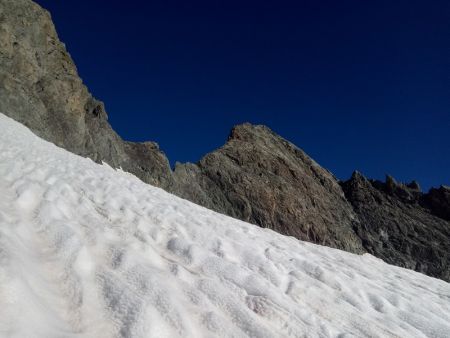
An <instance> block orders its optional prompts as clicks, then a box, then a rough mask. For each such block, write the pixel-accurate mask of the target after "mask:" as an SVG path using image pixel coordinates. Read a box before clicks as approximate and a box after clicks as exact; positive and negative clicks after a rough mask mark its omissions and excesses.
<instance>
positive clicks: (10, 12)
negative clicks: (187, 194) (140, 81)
mask: <svg viewBox="0 0 450 338" xmlns="http://www.w3.org/2000/svg"><path fill="white" fill-rule="evenodd" d="M0 112H2V113H4V114H6V115H8V116H10V117H12V118H14V119H15V120H17V121H19V122H21V123H23V124H24V125H26V126H27V127H29V128H30V129H31V130H33V132H34V133H36V134H37V135H38V136H40V137H42V138H44V139H46V140H48V141H50V142H53V143H55V144H56V145H58V146H60V147H63V148H65V149H67V150H69V151H71V152H73V153H76V154H78V155H81V156H86V157H89V158H91V159H93V160H94V161H97V162H101V161H105V162H107V163H108V164H110V165H111V166H113V167H122V168H123V169H124V170H127V171H130V172H132V173H134V174H136V175H138V176H139V177H142V178H144V179H145V180H146V181H147V182H150V183H152V184H156V185H160V186H167V185H169V184H170V181H171V170H170V166H169V163H168V161H167V158H166V157H165V156H164V154H163V153H161V151H159V149H158V148H157V147H154V146H148V145H146V144H133V143H125V142H123V141H122V139H121V138H120V137H119V136H118V135H117V134H116V133H115V132H114V130H112V128H111V126H110V125H109V123H108V120H107V115H106V112H105V108H104V106H103V103H102V102H100V101H97V100H96V99H94V98H93V97H92V95H91V94H90V93H89V92H88V90H87V88H86V86H85V85H84V84H83V82H82V80H81V79H80V78H79V76H78V73H77V69H76V67H75V64H74V62H73V61H72V59H71V57H70V55H69V53H68V52H67V51H66V48H65V46H64V44H63V43H61V42H60V41H59V39H58V36H57V33H56V31H55V27H54V25H53V23H52V20H51V18H50V14H49V13H48V12H47V11H45V10H44V9H42V8H41V7H40V6H39V5H37V4H35V3H33V2H32V1H30V0H0ZM143 152H144V153H145V155H144V156H141V155H142V153H143Z"/></svg>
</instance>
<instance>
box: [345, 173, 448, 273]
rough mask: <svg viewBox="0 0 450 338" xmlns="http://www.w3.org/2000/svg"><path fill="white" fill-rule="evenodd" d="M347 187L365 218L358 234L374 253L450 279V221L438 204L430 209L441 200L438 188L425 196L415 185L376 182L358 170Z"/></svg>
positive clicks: (391, 180)
mask: <svg viewBox="0 0 450 338" xmlns="http://www.w3.org/2000/svg"><path fill="white" fill-rule="evenodd" d="M342 186H343V189H344V192H345V195H346V197H347V199H348V200H349V201H350V202H351V203H352V205H353V207H354V210H355V212H356V213H357V214H358V218H359V219H360V223H359V226H358V227H357V228H355V231H356V233H357V235H358V237H360V238H361V239H362V242H363V246H364V248H365V249H366V250H367V251H368V252H369V253H371V254H373V255H374V256H377V257H379V258H382V259H383V260H384V261H386V262H388V263H391V264H395V265H399V266H402V267H405V268H408V269H413V270H416V271H420V272H423V273H425V274H427V275H430V276H433V277H437V278H441V279H444V280H447V281H450V250H449V249H450V223H449V222H448V221H447V220H445V219H442V218H440V217H439V215H440V210H441V209H440V208H438V207H436V205H437V204H439V202H436V204H434V203H433V202H431V203H430V205H431V207H427V204H428V203H429V202H428V201H430V200H431V201H435V200H436V201H441V200H440V199H439V198H435V196H436V192H435V190H434V189H432V190H431V191H430V193H428V194H423V193H421V192H420V188H419V186H418V184H417V183H415V182H411V183H410V184H408V185H405V184H401V183H397V182H396V181H395V180H394V179H393V178H392V177H390V176H388V177H387V178H386V182H380V181H374V180H369V179H367V178H365V177H364V176H363V175H361V174H360V173H358V172H355V173H354V174H353V175H352V177H351V179H350V180H348V181H346V182H344V183H342ZM437 191H439V192H441V193H442V194H443V193H444V191H447V193H448V192H449V191H448V190H446V188H445V187H441V189H439V190H437ZM439 196H442V195H440V194H439ZM447 196H448V195H447ZM425 201H426V202H425ZM445 206H446V207H447V208H448V202H447V204H445Z"/></svg>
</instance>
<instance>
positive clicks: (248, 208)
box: [174, 124, 363, 252]
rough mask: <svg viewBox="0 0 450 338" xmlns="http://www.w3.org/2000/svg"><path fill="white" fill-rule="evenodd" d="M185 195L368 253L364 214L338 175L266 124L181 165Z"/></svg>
mask: <svg viewBox="0 0 450 338" xmlns="http://www.w3.org/2000/svg"><path fill="white" fill-rule="evenodd" d="M174 176H175V179H176V182H177V183H178V186H177V187H176V189H175V190H176V193H178V194H179V195H180V196H182V197H184V198H186V199H189V200H191V201H194V202H196V203H198V204H201V205H204V206H206V207H208V208H210V209H213V210H215V211H218V212H221V213H225V214H228V215H231V216H233V217H236V218H239V219H242V220H245V221H247V222H251V223H254V224H258V225H260V226H263V227H267V228H271V229H273V230H275V231H278V232H281V233H283V234H286V235H290V236H294V237H296V238H299V239H302V240H307V241H311V242H314V243H319V244H323V245H327V246H331V247H335V248H339V249H343V250H347V251H351V252H363V249H362V246H361V241H360V239H359V238H358V237H357V236H355V233H354V231H353V228H354V227H358V226H359V222H358V219H357V217H356V215H355V213H354V212H353V210H352V207H351V205H350V204H349V203H348V202H347V201H346V199H345V197H344V193H343V191H342V189H341V187H340V186H339V183H338V181H337V180H336V178H335V177H334V176H333V175H332V174H331V173H330V172H328V171H327V170H325V169H323V168H322V167H320V166H319V165H318V164H317V163H316V162H314V161H313V160H312V159H311V158H310V157H309V156H307V155H306V154H305V153H304V152H303V151H302V150H300V149H299V148H297V147H296V146H294V145H293V144H292V143H289V142H288V141H286V140H284V139H283V138H281V137H280V136H278V135H276V134H275V133H273V132H272V131H271V130H270V129H269V128H267V127H265V126H253V125H251V124H243V125H240V126H237V127H235V128H233V130H232V131H231V134H230V136H229V138H228V141H227V143H226V144H225V145H224V146H223V147H222V148H220V149H218V150H216V151H214V152H212V153H210V154H208V155H206V156H205V157H204V158H202V159H201V160H200V162H199V163H198V164H196V165H194V164H185V165H177V166H176V168H175V173H174Z"/></svg>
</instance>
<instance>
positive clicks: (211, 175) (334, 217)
mask: <svg viewBox="0 0 450 338" xmlns="http://www.w3.org/2000/svg"><path fill="white" fill-rule="evenodd" d="M0 112H2V113H4V114H6V115H8V116H10V117H11V118H13V119H15V120H17V121H19V122H21V123H23V124H24V125H26V126H27V127H29V128H30V129H31V130H32V131H33V132H34V133H36V134H37V135H38V136H40V137H42V138H44V139H46V140H48V141H50V142H53V143H55V144H56V145H58V146H60V147H63V148H65V149H67V150H69V151H71V152H73V153H76V154H78V155H81V156H85V157H89V158H91V159H92V160H94V161H96V162H101V161H104V162H106V163H108V164H109V165H111V166H112V167H115V168H119V167H121V168H122V169H123V170H125V171H128V172H130V173H132V174H134V175H136V176H137V177H139V178H140V179H142V180H143V181H144V182H147V183H150V184H152V185H155V186H158V187H161V188H164V189H166V190H167V191H169V192H172V193H174V194H176V195H178V196H181V197H183V198H186V199H188V200H191V201H193V202H195V203H197V204H200V205H203V206H205V207H207V208H210V209H213V210H216V211H218V212H221V213H224V214H227V215H230V216H233V217H236V218H239V219H242V220H245V221H248V222H251V223H254V224H257V225H260V226H262V227H267V228H271V229H273V230H275V231H278V232H280V233H283V234H285V235H290V236H294V237H296V238H299V239H302V240H307V241H311V242H314V243H318V244H323V245H327V246H331V247H335V248H339V249H343V250H347V251H351V252H355V253H361V252H365V251H368V252H370V253H372V254H374V255H375V256H377V257H380V258H382V259H384V260H386V261H387V262H389V263H392V264H396V265H400V266H403V267H407V268H411V269H415V270H418V271H421V272H424V273H426V274H429V275H431V276H435V277H439V278H442V279H445V280H448V281H449V280H450V275H449V254H448V251H450V250H449V248H450V242H449V241H450V233H449V231H450V230H449V229H450V224H449V220H450V197H449V196H450V191H449V188H447V187H441V188H439V189H432V190H431V191H430V193H428V194H423V193H421V192H420V187H419V185H418V184H417V183H416V182H411V183H410V184H408V185H403V184H398V183H397V182H395V180H394V179H393V178H392V177H388V179H387V181H386V182H379V181H369V180H367V179H366V178H364V177H363V176H362V175H360V174H354V175H353V177H352V178H351V179H350V180H349V181H347V182H344V183H342V187H341V185H340V184H339V183H338V181H337V180H336V179H335V177H334V176H333V175H332V174H331V173H329V172H328V171H327V170H325V169H323V168H322V167H320V166H319V165H318V164H317V163H316V162H314V161H313V160H312V159H311V158H310V157H308V156H307V155H306V154H305V153H304V152H303V151H302V150H300V149H298V148H297V147H296V146H294V145H293V144H291V143H289V142H288V141H286V140H284V139H283V138H281V137H280V136H278V135H276V134H275V133H273V132H272V131H271V130H270V129H268V128H267V127H264V126H253V125H250V124H244V125H240V126H237V127H235V128H234V129H233V130H232V132H231V134H230V136H229V139H228V141H227V142H226V144H225V145H224V146H223V147H221V148H220V149H218V150H216V151H214V152H212V153H210V154H207V155H206V156H205V157H204V158H203V159H202V160H200V162H199V163H197V164H192V163H187V164H177V166H176V168H175V171H174V172H172V170H171V169H170V166H169V162H168V160H167V158H166V156H165V155H164V153H162V152H161V151H160V150H159V148H158V145H157V144H156V143H153V142H144V143H132V142H126V141H123V140H122V139H121V138H120V137H119V136H118V135H117V134H116V133H115V132H114V130H113V129H112V128H111V126H110V124H109V123H108V119H107V114H106V112H105V108H104V105H103V103H102V102H100V101H98V100H96V99H95V98H93V97H92V95H91V94H90V93H89V92H88V90H87V88H86V87H85V85H84V84H83V83H82V80H81V79H80V78H79V76H78V74H77V70H76V67H75V64H74V62H73V61H72V59H71V57H70V55H69V54H68V52H67V51H66V49H65V46H64V44H62V43H61V42H60V41H59V40H58V37H57V34H56V31H55V28H54V26H53V23H52V21H51V18H50V15H49V14H48V12H47V11H45V10H43V9H42V8H41V7H40V6H38V5H37V4H35V3H33V2H32V1H31V0H0ZM344 192H345V194H344Z"/></svg>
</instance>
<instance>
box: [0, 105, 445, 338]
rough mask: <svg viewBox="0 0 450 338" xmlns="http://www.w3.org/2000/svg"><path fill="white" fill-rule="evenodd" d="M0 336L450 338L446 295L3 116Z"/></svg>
mask: <svg viewBox="0 0 450 338" xmlns="http://www.w3.org/2000/svg"><path fill="white" fill-rule="evenodd" d="M0 335H1V336H5V337H46V338H50V337H77V336H82V337H177V336H180V337H216V336H221V337H245V336H250V337H304V336H305V337H352V336H356V337H365V336H367V337H449V336H450V284H448V283H445V282H443V281H440V280H437V279H433V278H430V277H427V276H424V275H421V274H419V273H416V272H413V271H409V270H405V269H401V268H397V267H393V266H390V265H387V264H385V263H383V262H382V261H380V260H378V259H376V258H374V257H372V256H370V255H363V256H357V255H353V254H349V253H346V252H342V251H339V250H334V249H330V248H326V247H321V246H317V245H313V244H310V243H305V242H300V241H298V240H295V239H294V238H289V237H285V236H282V235H279V234H277V233H275V232H273V231H270V230H265V229H261V228H258V227H256V226H253V225H251V224H247V223H244V222H241V221H238V220H234V219H232V218H229V217H226V216H223V215H220V214H217V213H214V212H212V211H209V210H207V209H204V208H202V207H199V206H197V205H194V204H192V203H190V202H188V201H185V200H182V199H180V198H177V197H175V196H172V195H170V194H168V193H166V192H164V191H162V190H160V189H157V188H154V187H152V186H149V185H146V184H144V183H142V182H141V181H139V180H138V179H136V178H135V177H133V176H132V175H130V174H127V173H124V172H120V171H115V170H113V169H111V168H110V167H108V166H106V165H103V166H101V165H98V164H95V163H93V162H92V161H91V160H88V159H84V158H81V157H78V156H75V155H73V154H71V153H69V152H66V151H64V150H62V149H59V148H57V147H56V146H54V145H52V144H50V143H47V142H45V141H43V140H41V139H39V138H37V137H36V136H34V135H33V134H32V133H31V132H30V131H29V130H28V129H26V128H25V127H23V126H22V125H20V124H18V123H16V122H14V121H13V120H11V119H9V118H7V117H5V116H4V115H2V114H0Z"/></svg>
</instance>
